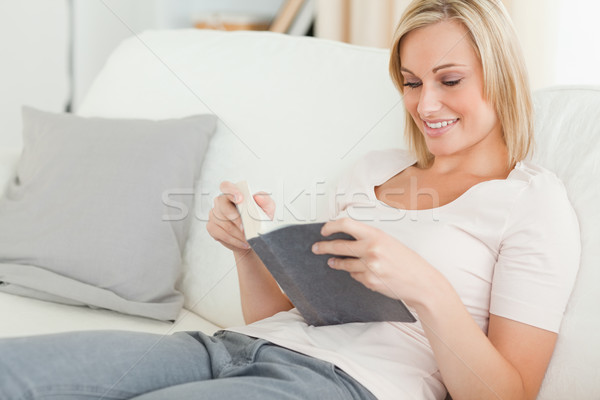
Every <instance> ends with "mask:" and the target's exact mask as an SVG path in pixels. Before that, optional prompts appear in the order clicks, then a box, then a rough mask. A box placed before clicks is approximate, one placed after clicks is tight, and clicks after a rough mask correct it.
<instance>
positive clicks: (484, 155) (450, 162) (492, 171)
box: [428, 137, 514, 177]
mask: <svg viewBox="0 0 600 400" xmlns="http://www.w3.org/2000/svg"><path fill="white" fill-rule="evenodd" d="M508 158H509V154H508V149H507V148H506V144H505V143H504V139H503V138H501V137H499V138H497V139H496V140H494V141H492V142H490V143H481V142H480V143H478V144H476V145H475V146H472V147H471V148H468V149H465V150H463V151H461V152H459V153H453V154H448V155H438V156H436V157H435V159H434V160H433V164H432V165H431V167H429V168H428V172H431V173H434V174H436V175H454V174H468V175H474V176H481V177H491V176H494V177H495V176H507V175H508V174H509V173H510V171H511V170H512V168H514V165H511V167H510V168H507V166H506V165H507V162H508Z"/></svg>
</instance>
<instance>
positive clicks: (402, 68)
mask: <svg viewBox="0 0 600 400" xmlns="http://www.w3.org/2000/svg"><path fill="white" fill-rule="evenodd" d="M450 67H466V65H464V64H443V65H438V66H437V67H435V68H433V69H432V70H431V71H432V72H433V73H434V74H435V73H436V72H438V71H439V70H440V69H444V68H450ZM400 71H405V72H408V73H409V74H413V75H415V73H414V72H412V71H411V70H409V69H408V68H404V67H400ZM415 76H416V75H415Z"/></svg>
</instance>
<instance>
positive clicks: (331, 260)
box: [327, 258, 335, 267]
mask: <svg viewBox="0 0 600 400" xmlns="http://www.w3.org/2000/svg"><path fill="white" fill-rule="evenodd" d="M334 264H335V259H334V258H330V259H329V260H327V265H329V266H330V267H333V265H334Z"/></svg>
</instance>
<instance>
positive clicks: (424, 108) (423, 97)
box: [417, 85, 442, 118]
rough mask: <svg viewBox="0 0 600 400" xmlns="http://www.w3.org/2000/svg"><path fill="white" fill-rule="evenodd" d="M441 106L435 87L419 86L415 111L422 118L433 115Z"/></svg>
mask: <svg viewBox="0 0 600 400" xmlns="http://www.w3.org/2000/svg"><path fill="white" fill-rule="evenodd" d="M441 108H442V103H441V99H440V94H439V93H438V92H437V90H436V88H435V87H430V86H429V87H427V86H426V85H423V86H422V87H421V93H420V97H419V104H418V105H417V112H418V113H419V115H421V117H422V118H427V117H429V116H432V115H435V113H436V112H438V111H439V110H440V109H441Z"/></svg>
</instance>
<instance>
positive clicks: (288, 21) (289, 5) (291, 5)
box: [269, 0, 305, 33]
mask: <svg viewBox="0 0 600 400" xmlns="http://www.w3.org/2000/svg"><path fill="white" fill-rule="evenodd" d="M304 2H305V0H286V1H285V2H284V3H283V5H282V6H281V9H280V10H279V12H278V13H277V15H276V16H275V19H274V20H273V22H272V23H271V26H270V28H269V30H270V31H271V32H277V33H286V32H287V31H288V30H289V29H290V27H291V26H292V24H293V22H294V19H295V18H296V17H297V16H298V13H299V12H300V10H301V9H302V6H303V5H304Z"/></svg>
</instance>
